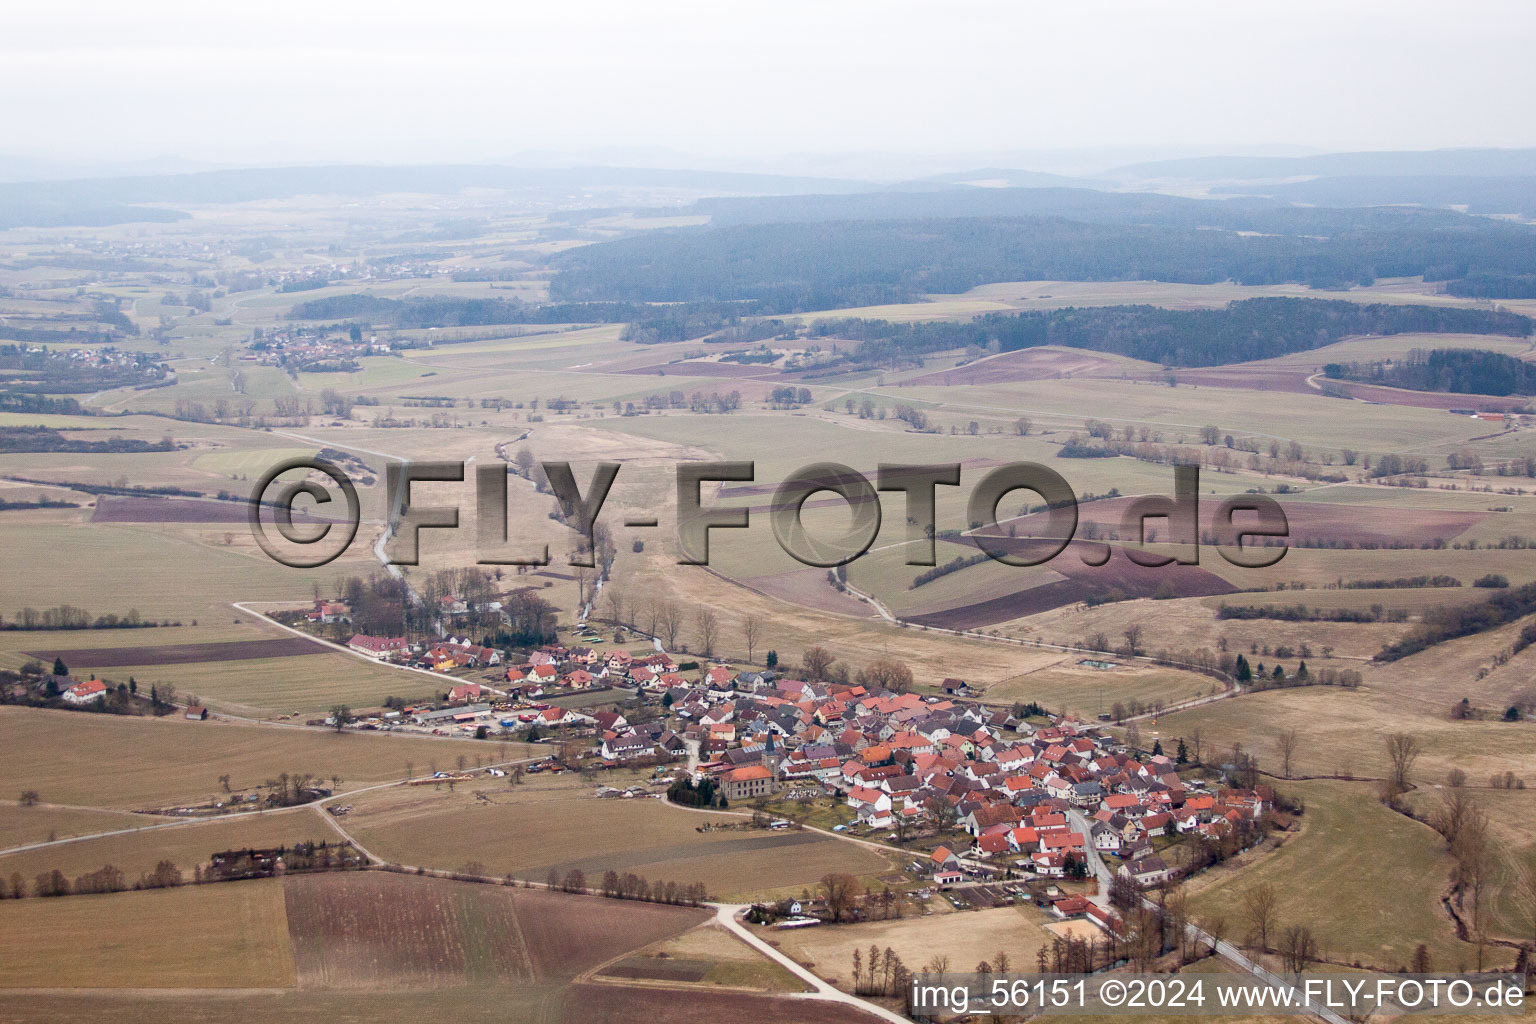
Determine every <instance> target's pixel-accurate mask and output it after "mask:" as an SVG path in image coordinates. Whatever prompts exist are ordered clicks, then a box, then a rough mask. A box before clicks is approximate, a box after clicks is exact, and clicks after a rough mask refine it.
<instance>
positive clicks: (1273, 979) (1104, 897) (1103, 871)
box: [1067, 809, 1349, 1024]
mask: <svg viewBox="0 0 1536 1024" xmlns="http://www.w3.org/2000/svg"><path fill="white" fill-rule="evenodd" d="M1067 817H1068V818H1069V819H1070V820H1071V822H1072V827H1073V828H1076V829H1078V830H1079V831H1081V832H1082V833H1083V836H1084V838H1087V836H1088V826H1089V822H1088V819H1087V818H1086V817H1085V816H1084V815H1083V813H1082V812H1081V811H1078V810H1076V809H1069V810H1068V811H1067ZM1085 848H1086V849H1087V851H1088V867H1089V869H1090V870H1091V871H1092V872H1093V874H1094V877H1095V878H1097V879H1098V880H1099V894H1098V895H1097V896H1091V897H1089V898H1090V899H1091V900H1092V901H1093V902H1094V903H1095V904H1097V905H1098V906H1100V907H1108V906H1109V883H1110V881H1111V879H1112V878H1113V877H1114V876H1113V874H1112V873H1111V872H1110V869H1109V867H1108V866H1107V865H1106V864H1105V862H1104V858H1103V857H1101V856H1099V851H1098V850H1095V849H1094V848H1093V844H1092V842H1088V843H1086V844H1085ZM1142 902H1143V903H1144V904H1145V905H1146V906H1147V908H1148V909H1153V908H1155V907H1156V904H1154V903H1153V902H1152V901H1151V900H1143V901H1142ZM1187 930H1188V934H1189V937H1190V938H1191V939H1193V940H1194V941H1195V942H1197V943H1199V944H1200V945H1204V946H1207V947H1211V946H1212V945H1213V942H1214V940H1213V939H1212V938H1211V936H1210V934H1209V933H1207V932H1205V931H1202V930H1201V929H1200V928H1198V927H1196V926H1195V925H1193V924H1191V925H1188V926H1187ZM1214 948H1215V950H1216V954H1217V955H1218V956H1220V957H1221V958H1222V959H1224V960H1226V961H1228V962H1229V963H1232V964H1233V965H1235V966H1237V967H1240V968H1242V969H1243V970H1245V971H1247V972H1248V973H1249V974H1252V975H1253V976H1254V977H1256V978H1258V979H1259V980H1260V981H1263V982H1265V983H1267V984H1269V985H1272V986H1274V987H1275V988H1280V989H1290V988H1291V985H1290V984H1289V983H1288V982H1286V981H1285V979H1283V978H1281V977H1280V976H1279V975H1277V974H1275V973H1274V972H1273V971H1270V970H1269V969H1267V968H1265V967H1264V966H1263V965H1261V964H1258V963H1255V962H1254V961H1253V960H1251V959H1249V958H1248V957H1247V956H1246V955H1245V954H1244V953H1243V952H1242V951H1241V950H1239V949H1238V948H1237V947H1236V946H1234V945H1232V944H1231V943H1230V942H1214ZM1297 999H1298V1002H1299V1001H1300V1000H1299V996H1298V997H1297ZM1308 1009H1310V1010H1311V1011H1312V1012H1313V1014H1314V1015H1315V1016H1317V1017H1320V1018H1322V1019H1323V1020H1324V1021H1327V1024H1349V1022H1348V1021H1346V1020H1345V1019H1344V1018H1343V1017H1340V1016H1339V1015H1338V1014H1337V1013H1334V1012H1333V1011H1332V1010H1329V1009H1327V1008H1326V1007H1323V1006H1318V1005H1316V1004H1308Z"/></svg>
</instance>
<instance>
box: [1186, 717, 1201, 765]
mask: <svg viewBox="0 0 1536 1024" xmlns="http://www.w3.org/2000/svg"><path fill="white" fill-rule="evenodd" d="M1202 735H1203V734H1202V733H1201V731H1200V727H1199V726H1198V725H1197V726H1195V727H1194V728H1193V729H1191V730H1189V747H1190V750H1191V752H1192V753H1193V754H1194V755H1195V764H1200V748H1201V739H1202Z"/></svg>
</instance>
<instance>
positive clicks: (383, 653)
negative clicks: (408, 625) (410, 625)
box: [347, 633, 411, 661]
mask: <svg viewBox="0 0 1536 1024" xmlns="http://www.w3.org/2000/svg"><path fill="white" fill-rule="evenodd" d="M347 649H348V650H350V651H356V652H357V653H358V654H362V655H365V656H366V657H369V658H375V659H377V660H379V661H384V660H385V659H387V658H390V657H393V656H394V655H398V654H405V653H407V652H409V651H410V649H411V645H410V644H409V643H407V642H406V639H405V637H403V636H390V637H384V636H368V635H367V634H366V633H357V634H355V635H354V636H353V637H352V639H351V640H348V641H347Z"/></svg>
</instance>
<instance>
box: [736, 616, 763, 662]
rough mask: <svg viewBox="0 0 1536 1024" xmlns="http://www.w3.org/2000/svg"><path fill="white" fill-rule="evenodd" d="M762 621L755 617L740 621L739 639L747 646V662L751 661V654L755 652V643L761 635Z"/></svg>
mask: <svg viewBox="0 0 1536 1024" xmlns="http://www.w3.org/2000/svg"><path fill="white" fill-rule="evenodd" d="M762 630H763V620H762V619H761V618H759V617H758V616H756V615H748V616H747V617H746V618H745V619H743V620H742V621H741V638H742V639H743V640H744V641H746V644H747V661H749V662H750V661H752V660H753V654H754V652H756V650H757V641H758V640H759V638H760V637H761V635H762Z"/></svg>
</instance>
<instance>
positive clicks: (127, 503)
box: [91, 494, 324, 526]
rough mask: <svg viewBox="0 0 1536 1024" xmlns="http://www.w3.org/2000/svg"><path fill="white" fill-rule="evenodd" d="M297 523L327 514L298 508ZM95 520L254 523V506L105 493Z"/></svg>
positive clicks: (98, 501)
mask: <svg viewBox="0 0 1536 1024" xmlns="http://www.w3.org/2000/svg"><path fill="white" fill-rule="evenodd" d="M293 518H294V522H300V521H303V520H306V519H308V520H311V521H313V522H317V523H318V522H321V521H323V519H324V517H321V516H315V515H312V514H310V513H309V512H307V511H305V510H303V509H298V510H295V512H294V515H293ZM91 522H93V523H230V524H239V525H242V526H243V525H246V524H247V523H249V522H250V506H248V505H247V504H246V503H245V502H243V501H215V500H212V499H205V498H153V497H138V496H134V497H118V496H114V495H106V494H103V495H101V496H100V497H99V498H97V499H96V509H95V511H94V512H92V513H91Z"/></svg>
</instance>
